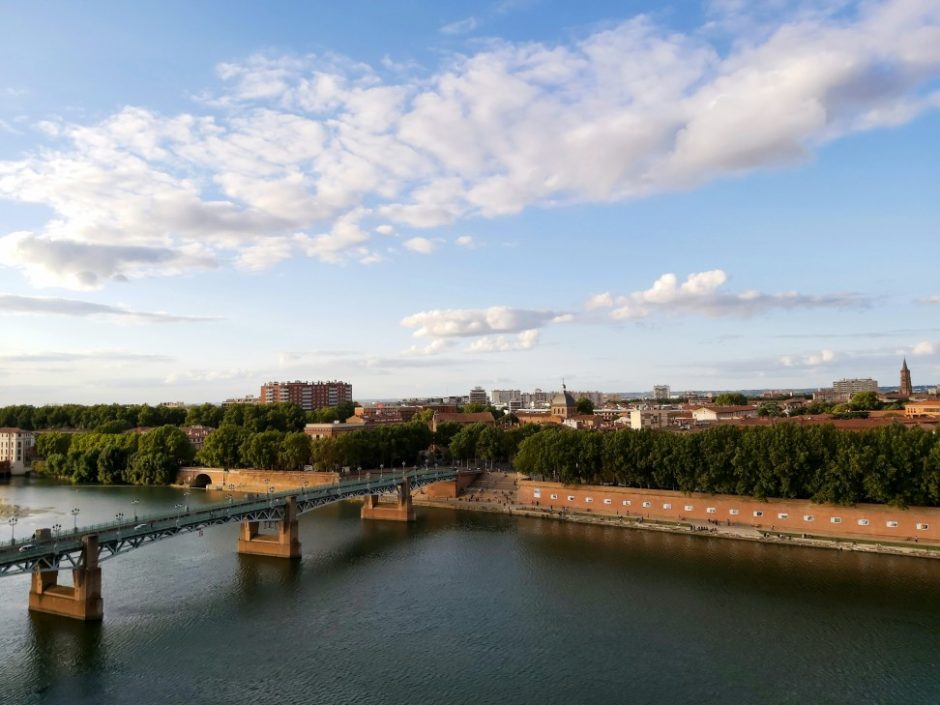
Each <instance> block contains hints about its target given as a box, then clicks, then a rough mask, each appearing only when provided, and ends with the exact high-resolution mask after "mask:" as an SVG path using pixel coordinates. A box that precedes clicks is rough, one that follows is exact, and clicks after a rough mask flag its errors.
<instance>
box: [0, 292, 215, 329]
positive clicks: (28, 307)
mask: <svg viewBox="0 0 940 705" xmlns="http://www.w3.org/2000/svg"><path fill="white" fill-rule="evenodd" d="M4 313H13V314H33V315H35V314H48V315H56V316H77V317H103V318H108V319H112V320H123V321H130V322H134V323H202V322H206V321H214V320H219V319H217V318H213V317H211V316H191V315H179V314H172V313H159V312H152V311H135V310H132V309H127V308H122V307H120V306H111V305H108V304H98V303H94V302H92V301H80V300H78V299H62V298H51V297H41V296H18V295H16V294H0V314H4Z"/></svg>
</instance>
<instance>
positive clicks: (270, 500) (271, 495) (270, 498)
mask: <svg viewBox="0 0 940 705" xmlns="http://www.w3.org/2000/svg"><path fill="white" fill-rule="evenodd" d="M265 482H267V480H265ZM268 507H274V488H273V487H269V488H268Z"/></svg>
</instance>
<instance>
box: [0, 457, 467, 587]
mask: <svg viewBox="0 0 940 705" xmlns="http://www.w3.org/2000/svg"><path fill="white" fill-rule="evenodd" d="M458 474H459V471H458V470H457V469H456V468H445V469H435V470H420V471H413V472H407V473H397V474H396V473H391V472H389V473H384V474H381V475H375V476H367V477H366V479H361V478H357V479H354V480H346V481H345V482H338V483H334V484H332V485H320V486H316V487H313V488H303V487H300V488H296V489H291V490H284V491H281V492H272V493H269V494H268V495H267V496H264V497H260V498H257V497H254V498H249V499H247V500H244V501H241V502H233V501H228V502H221V503H217V504H212V505H208V506H206V507H203V508H201V509H197V510H195V511H187V510H179V511H177V512H176V513H173V514H161V515H158V516H157V515H154V516H141V517H138V518H136V519H134V520H127V521H123V522H116V521H115V522H107V523H104V524H93V525H90V526H82V527H78V529H77V530H76V531H74V532H66V533H60V534H59V535H58V536H53V537H52V538H49V539H45V540H32V539H31V540H20V541H19V542H18V543H16V542H12V541H7V542H4V543H0V577H2V576H5V575H15V574H18V573H28V572H30V571H32V570H33V569H34V568H36V567H38V568H39V569H40V570H58V569H59V568H60V567H71V568H74V567H78V566H79V565H80V562H81V551H82V537H83V536H89V535H92V534H94V535H97V536H98V560H99V561H102V560H105V559H107V558H111V557H113V556H116V555H117V554H118V553H123V552H126V551H129V550H132V549H135V548H140V547H141V546H143V545H145V544H148V543H153V542H154V541H159V540H161V539H166V538H172V537H173V536H177V535H179V534H181V533H187V532H191V531H198V530H199V529H203V528H205V527H208V526H213V525H216V524H227V523H229V522H233V521H245V520H248V521H271V520H277V519H281V518H283V516H284V507H285V503H286V500H287V498H288V497H294V498H295V501H296V503H297V513H298V514H304V513H306V512H309V511H312V510H314V509H317V508H318V507H322V506H324V505H326V504H333V503H334V502H341V501H343V500H346V499H352V498H354V497H363V496H366V495H374V494H385V493H388V492H391V491H394V490H395V489H396V488H397V487H398V486H399V485H400V484H401V483H402V481H403V480H404V479H406V478H407V480H408V481H409V482H410V483H411V487H412V488H416V487H421V486H424V485H429V484H433V483H435V482H443V481H445V480H452V479H454V478H455V477H457V475H458Z"/></svg>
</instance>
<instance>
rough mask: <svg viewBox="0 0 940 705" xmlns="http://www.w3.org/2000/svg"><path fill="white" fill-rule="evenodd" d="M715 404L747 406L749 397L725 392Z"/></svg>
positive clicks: (716, 398)
mask: <svg viewBox="0 0 940 705" xmlns="http://www.w3.org/2000/svg"><path fill="white" fill-rule="evenodd" d="M715 404H717V405H718V406H744V405H745V404H747V397H746V396H744V395H743V394H741V393H740V392H725V393H723V394H719V395H718V396H717V397H715Z"/></svg>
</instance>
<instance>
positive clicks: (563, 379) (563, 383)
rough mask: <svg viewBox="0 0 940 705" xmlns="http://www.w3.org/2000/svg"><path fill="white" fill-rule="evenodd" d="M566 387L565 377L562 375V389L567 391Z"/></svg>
mask: <svg viewBox="0 0 940 705" xmlns="http://www.w3.org/2000/svg"><path fill="white" fill-rule="evenodd" d="M566 389H568V388H567V387H566V386H565V378H564V377H562V378H561V391H565V390H566Z"/></svg>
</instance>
